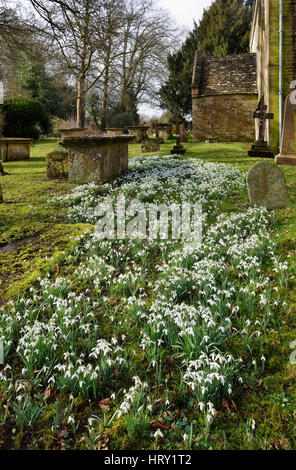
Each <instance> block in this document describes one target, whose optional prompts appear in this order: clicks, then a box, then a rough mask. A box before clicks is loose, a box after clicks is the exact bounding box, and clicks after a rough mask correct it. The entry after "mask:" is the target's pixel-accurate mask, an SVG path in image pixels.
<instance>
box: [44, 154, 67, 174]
mask: <svg viewBox="0 0 296 470" xmlns="http://www.w3.org/2000/svg"><path fill="white" fill-rule="evenodd" d="M46 170H47V178H49V179H52V180H59V179H66V178H68V154H67V153H66V152H51V153H49V154H48V155H47V157H46Z"/></svg>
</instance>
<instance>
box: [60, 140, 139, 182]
mask: <svg viewBox="0 0 296 470" xmlns="http://www.w3.org/2000/svg"><path fill="white" fill-rule="evenodd" d="M132 140H133V137H130V136H124V135H122V136H115V137H109V136H90V137H87V136H74V137H70V136H69V137H64V138H63V140H62V141H61V142H60V145H62V146H63V147H65V148H66V149H67V152H68V159H69V160H68V174H69V181H70V182H71V183H76V184H87V183H91V182H97V183H106V182H108V181H111V180H113V179H114V178H117V177H118V176H120V175H121V174H122V173H123V172H125V171H126V170H127V169H128V144H129V142H130V141H132Z"/></svg>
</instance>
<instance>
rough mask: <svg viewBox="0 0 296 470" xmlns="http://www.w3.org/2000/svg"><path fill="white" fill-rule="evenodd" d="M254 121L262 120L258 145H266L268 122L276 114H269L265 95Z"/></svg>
mask: <svg viewBox="0 0 296 470" xmlns="http://www.w3.org/2000/svg"><path fill="white" fill-rule="evenodd" d="M253 117H254V119H260V123H259V138H258V143H260V144H263V143H265V129H266V120H267V119H274V114H272V113H268V112H267V106H266V104H264V95H263V96H262V98H261V100H260V101H259V103H258V106H257V108H256V111H255V112H254V114H253Z"/></svg>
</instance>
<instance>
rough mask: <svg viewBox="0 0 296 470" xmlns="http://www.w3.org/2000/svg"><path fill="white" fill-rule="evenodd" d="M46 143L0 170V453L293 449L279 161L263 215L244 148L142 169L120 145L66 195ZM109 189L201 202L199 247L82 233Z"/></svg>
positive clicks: (196, 153)
mask: <svg viewBox="0 0 296 470" xmlns="http://www.w3.org/2000/svg"><path fill="white" fill-rule="evenodd" d="M55 147H56V143H55V142H43V143H39V144H37V145H36V146H34V148H33V149H32V159H31V161H28V162H19V163H10V164H5V170H6V171H7V172H8V173H9V175H7V176H5V177H0V183H1V185H2V188H3V193H4V198H5V204H3V205H1V206H0V214H1V219H0V220H1V221H0V227H1V234H0V257H1V258H0V283H1V284H0V285H1V295H0V297H1V300H2V303H3V309H2V313H1V312H0V315H1V320H0V337H1V332H2V334H3V336H4V354H5V362H6V365H4V366H2V368H0V376H1V384H0V406H1V410H2V412H1V414H0V446H1V448H4V449H45V448H48V449H70V448H71V449H180V450H182V449H295V448H296V426H295V412H296V395H295V381H296V369H295V366H293V365H291V364H290V360H289V357H290V354H291V352H292V350H291V349H290V343H291V342H292V341H294V340H295V339H296V328H295V327H296V321H295V293H294V292H295V276H296V273H295V271H296V270H295V266H296V264H295V259H296V249H295V220H296V213H295V197H296V193H295V185H296V177H295V174H294V170H293V168H288V167H284V168H283V170H284V173H285V176H286V179H287V183H288V188H289V195H290V204H289V207H288V208H287V209H284V210H279V211H276V213H267V212H266V211H264V210H261V209H260V210H258V209H252V208H251V207H250V205H249V203H248V197H247V192H246V186H245V176H244V174H245V173H246V171H247V170H248V168H250V166H252V165H253V164H254V163H255V161H254V160H253V159H250V158H247V149H248V147H249V146H248V145H246V144H240V143H237V144H235V143H234V144H194V143H188V144H186V149H187V155H186V158H185V159H178V158H177V159H176V158H169V159H167V158H165V159H161V157H160V158H159V159H158V160H157V161H155V160H153V159H152V160H151V159H150V160H149V159H147V160H146V163H143V162H142V160H139V159H132V157H136V156H139V155H141V152H140V146H136V145H133V146H130V157H131V169H130V172H129V173H128V174H127V175H126V176H124V177H123V178H121V179H119V180H118V181H116V182H115V183H114V184H113V185H104V187H95V186H90V187H84V188H79V189H76V190H75V188H74V186H73V185H70V184H69V183H67V182H58V181H48V180H47V179H46V174H45V155H46V154H47V153H49V152H50V151H52V150H53V149H54V148H55ZM171 147H172V143H168V142H167V143H166V144H165V145H163V146H162V147H161V154H160V155H161V156H165V155H168V154H169V153H170V149H171ZM200 160H201V161H200ZM211 162H212V163H214V165H213V164H212V163H211ZM224 163H226V164H227V165H226V166H225V165H223V164H224ZM221 164H222V165H221ZM238 170H240V171H238ZM164 175H166V176H164ZM119 194H124V195H125V196H126V199H127V200H129V201H132V200H133V199H134V198H135V196H136V197H137V198H138V199H140V200H141V201H142V202H143V203H145V204H148V203H150V202H157V203H159V202H166V203H171V202H180V201H181V199H183V198H185V199H186V200H188V201H190V202H191V203H192V202H196V201H202V202H203V210H204V213H205V220H204V232H205V235H204V242H203V246H202V248H200V249H198V250H197V249H195V250H193V251H190V250H185V249H184V246H183V244H182V243H180V242H174V243H164V242H163V243H161V244H159V242H153V241H151V242H150V241H149V242H148V241H144V242H139V241H138V240H133V241H123V242H116V241H115V242H111V241H108V242H107V241H106V242H102V241H98V240H96V238H95V237H93V235H92V224H93V222H94V218H93V213H94V210H93V209H94V207H95V206H96V204H97V202H98V201H100V202H103V201H104V200H105V198H106V197H111V198H112V199H113V200H115V198H116V197H117V195H119ZM222 214H224V215H222ZM78 238H79V240H78ZM38 277H42V279H43V280H42V281H41V282H39V281H37V279H38ZM28 288H30V290H29V291H27V292H26V289H28ZM9 299H13V301H14V303H10V305H8V306H5V303H6V302H7V301H8V300H9ZM0 367H1V366H0ZM10 367H11V368H12V369H10Z"/></svg>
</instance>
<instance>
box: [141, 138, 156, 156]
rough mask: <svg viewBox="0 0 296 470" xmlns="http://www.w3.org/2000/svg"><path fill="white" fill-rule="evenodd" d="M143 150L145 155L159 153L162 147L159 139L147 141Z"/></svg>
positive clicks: (143, 144) (143, 145) (142, 146)
mask: <svg viewBox="0 0 296 470" xmlns="http://www.w3.org/2000/svg"><path fill="white" fill-rule="evenodd" d="M141 149H142V152H143V153H150V152H159V150H160V145H159V142H158V140H157V139H147V140H145V141H144V142H143V143H142V145H141Z"/></svg>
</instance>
